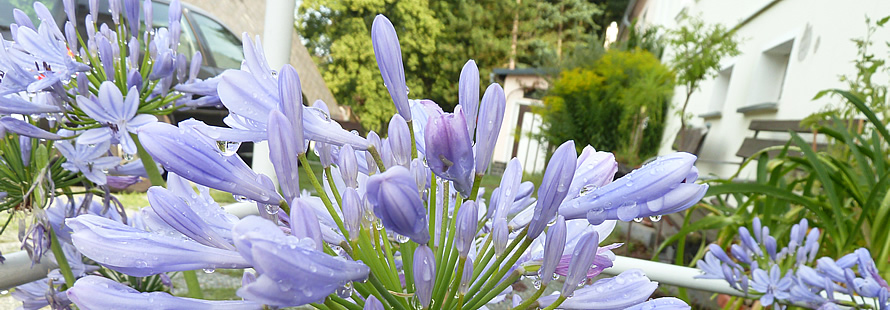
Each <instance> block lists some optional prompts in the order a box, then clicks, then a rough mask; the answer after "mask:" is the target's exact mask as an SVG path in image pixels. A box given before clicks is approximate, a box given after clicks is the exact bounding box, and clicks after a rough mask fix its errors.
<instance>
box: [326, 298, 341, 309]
mask: <svg viewBox="0 0 890 310" xmlns="http://www.w3.org/2000/svg"><path fill="white" fill-rule="evenodd" d="M324 305H325V306H328V308H330V309H331V310H346V308H344V307H343V306H342V305H340V304H338V303H336V302H334V300H333V299H331V296H328V297H327V298H325V299H324Z"/></svg>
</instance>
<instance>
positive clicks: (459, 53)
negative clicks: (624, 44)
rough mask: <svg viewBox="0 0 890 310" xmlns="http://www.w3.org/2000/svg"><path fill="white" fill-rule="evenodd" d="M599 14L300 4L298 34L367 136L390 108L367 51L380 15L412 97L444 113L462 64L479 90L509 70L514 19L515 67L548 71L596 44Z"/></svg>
mask: <svg viewBox="0 0 890 310" xmlns="http://www.w3.org/2000/svg"><path fill="white" fill-rule="evenodd" d="M599 7H600V6H599V5H597V4H595V2H594V1H589V0H548V1H530V0H526V1H519V2H518V3H517V1H513V0H511V1H503V0H479V1H469V0H457V1H429V0H401V1H395V0H337V1H320V0H305V1H303V3H302V4H301V5H300V8H299V16H300V18H299V22H298V23H297V28H298V32H299V33H300V34H301V36H302V37H303V40H304V43H305V44H306V47H307V48H308V49H309V50H310V51H311V52H312V53H313V54H314V55H315V60H316V62H317V63H318V64H319V67H320V69H321V71H322V76H323V77H324V79H325V81H326V82H327V85H328V87H329V88H330V89H331V91H332V92H333V94H334V97H335V98H336V99H337V101H338V103H340V104H342V105H346V106H350V107H352V109H353V111H355V112H356V113H355V114H356V115H358V116H359V117H360V121H361V123H362V125H363V126H364V127H365V128H366V129H373V130H380V129H382V126H385V123H386V122H388V121H389V118H388V116H389V115H392V113H393V111H394V109H395V108H394V107H393V105H392V101H391V99H390V98H389V95H388V93H387V92H386V88H385V87H384V85H383V80H382V78H381V77H380V73H379V71H378V69H377V63H376V60H375V58H374V52H373V50H372V48H371V38H370V28H371V23H372V22H373V19H374V17H375V16H376V15H377V14H384V15H386V16H387V17H388V18H389V19H390V20H392V22H393V24H394V25H397V28H396V31H397V32H398V34H399V40H400V42H401V47H402V55H403V57H405V58H404V61H405V76H406V80H407V82H408V88H409V90H410V94H409V97H410V98H426V99H432V100H433V101H435V102H436V103H438V104H439V105H440V106H442V108H443V109H445V110H446V111H448V110H451V109H453V107H454V106H455V105H456V104H457V86H458V85H457V80H458V77H459V76H460V69H461V67H463V65H464V63H466V62H467V60H469V59H473V60H475V61H476V64H477V66H478V67H479V71H480V72H479V73H480V79H481V81H483V82H482V83H480V84H481V85H480V86H481V87H483V88H484V87H486V86H487V84H488V83H486V82H485V81H487V80H488V77H489V74H490V73H491V71H492V69H494V68H502V67H506V66H507V64H508V62H509V59H510V56H511V55H510V53H511V44H512V33H513V32H512V30H513V21H514V18H515V17H517V16H518V26H519V27H518V33H517V52H516V60H517V63H518V65H517V66H518V67H540V66H552V65H554V61H553V60H554V59H558V57H557V55H558V54H560V53H561V52H559V51H560V49H562V50H567V51H571V50H573V49H575V48H576V46H578V45H579V44H582V43H586V42H588V41H592V40H593V39H591V38H595V37H596V34H595V32H596V30H597V29H599V27H598V26H597V25H596V24H595V23H594V21H595V17H596V16H598V15H599V14H600V13H601V10H600V8H599ZM600 44H601V43H600ZM480 91H481V90H480Z"/></svg>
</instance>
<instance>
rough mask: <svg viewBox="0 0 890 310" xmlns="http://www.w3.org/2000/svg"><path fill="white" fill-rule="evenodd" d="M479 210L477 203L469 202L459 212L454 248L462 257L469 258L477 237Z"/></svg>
mask: <svg viewBox="0 0 890 310" xmlns="http://www.w3.org/2000/svg"><path fill="white" fill-rule="evenodd" d="M478 215H479V208H478V206H477V205H476V202H475V201H472V200H468V201H467V202H465V203H464V204H463V205H462V206H461V207H460V210H458V211H457V222H456V223H455V228H456V229H457V231H455V232H454V247H455V249H457V252H458V253H460V256H461V257H467V253H469V252H470V246H472V245H473V238H475V237H476V226H477V220H476V219H477V217H478Z"/></svg>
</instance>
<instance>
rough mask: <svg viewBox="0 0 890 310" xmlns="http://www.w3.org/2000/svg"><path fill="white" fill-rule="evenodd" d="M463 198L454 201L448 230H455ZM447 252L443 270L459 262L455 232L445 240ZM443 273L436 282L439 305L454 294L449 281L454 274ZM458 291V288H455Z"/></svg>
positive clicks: (459, 274) (461, 267)
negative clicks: (449, 292)
mask: <svg viewBox="0 0 890 310" xmlns="http://www.w3.org/2000/svg"><path fill="white" fill-rule="evenodd" d="M462 202H463V200H461V199H460V196H458V198H457V199H456V200H455V202H454V212H452V216H451V218H450V219H449V220H448V231H451V232H454V231H455V225H456V221H457V212H458V211H460V206H461V203H462ZM442 226H445V223H442ZM443 236H444V235H443ZM445 254H446V255H444V256H443V257H442V262H444V263H445V265H444V266H445V269H443V270H454V264H455V263H456V262H457V257H458V256H459V255H458V253H457V251H456V248H455V247H454V233H451V234H449V235H448V240H447V241H446V242H445ZM458 268H460V269H459V270H462V269H463V264H462V265H460V266H458ZM440 273H441V274H443V278H442V279H441V280H438V281H437V282H436V294H435V295H433V296H435V297H434V298H436V300H437V301H439V305H444V303H443V302H444V301H445V300H447V299H448V297H449V296H451V295H453V294H448V283H450V281H451V278H452V276H454V274H451V273H448V272H440ZM456 275H457V279H458V281H457V282H460V276H461V273H460V271H459V272H458V273H457V274H456ZM455 291H456V290H455Z"/></svg>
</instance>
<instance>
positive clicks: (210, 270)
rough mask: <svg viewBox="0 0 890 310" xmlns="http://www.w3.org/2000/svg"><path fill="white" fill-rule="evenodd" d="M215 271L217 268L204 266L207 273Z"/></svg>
mask: <svg viewBox="0 0 890 310" xmlns="http://www.w3.org/2000/svg"><path fill="white" fill-rule="evenodd" d="M215 271H216V269H213V268H204V273H206V274H211V273H213V272H215Z"/></svg>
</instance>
